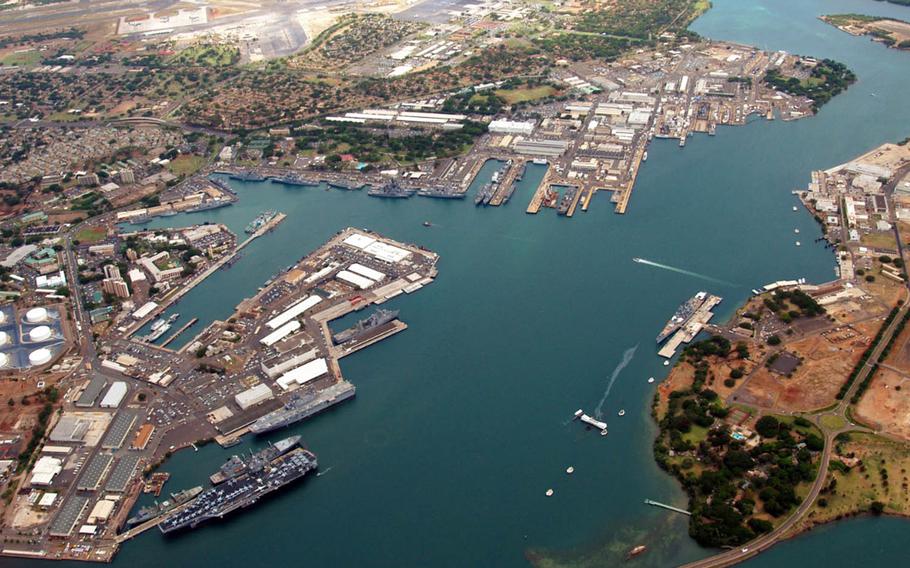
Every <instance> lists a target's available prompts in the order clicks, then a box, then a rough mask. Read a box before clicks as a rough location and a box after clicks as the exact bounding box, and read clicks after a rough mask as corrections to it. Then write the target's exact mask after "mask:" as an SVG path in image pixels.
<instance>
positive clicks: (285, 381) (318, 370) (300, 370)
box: [277, 359, 329, 390]
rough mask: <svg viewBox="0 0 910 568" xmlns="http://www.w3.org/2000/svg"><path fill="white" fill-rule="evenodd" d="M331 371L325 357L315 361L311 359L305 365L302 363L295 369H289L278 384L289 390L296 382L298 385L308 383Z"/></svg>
mask: <svg viewBox="0 0 910 568" xmlns="http://www.w3.org/2000/svg"><path fill="white" fill-rule="evenodd" d="M328 372H329V367H328V365H327V364H326V362H325V359H316V360H315V361H310V362H309V363H306V364H304V365H301V366H299V367H297V368H296V369H294V370H293V371H288V372H287V373H285V374H284V375H282V376H281V378H280V379H278V381H277V382H278V386H280V387H281V388H282V389H284V390H288V389H289V388H290V387H291V386H292V385H294V384H295V383H296V384H297V385H302V384H305V383H308V382H310V381H312V380H314V379H318V378H319V377H321V376H323V375H325V374H326V373H328Z"/></svg>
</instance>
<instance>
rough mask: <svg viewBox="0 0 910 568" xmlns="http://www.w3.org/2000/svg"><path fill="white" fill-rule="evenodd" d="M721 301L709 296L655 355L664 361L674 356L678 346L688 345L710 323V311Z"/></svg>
mask: <svg viewBox="0 0 910 568" xmlns="http://www.w3.org/2000/svg"><path fill="white" fill-rule="evenodd" d="M722 300H723V298H721V297H720V296H714V295H709V296H708V298H707V299H706V300H705V303H704V304H702V305H701V307H699V308H698V309H697V310H696V311H695V313H694V314H692V317H690V318H689V319H688V321H686V323H685V324H684V325H683V326H682V327H681V328H679V330H677V332H676V333H674V334H673V336H672V337H670V339H669V340H667V343H665V344H664V346H663V347H662V348H661V350H660V351H658V352H657V354H658V355H660V356H661V357H663V358H665V359H670V358H671V357H673V355H675V354H676V350H677V349H679V346H680V345H682V344H683V343H689V342H690V341H692V340H693V339H695V336H696V335H698V334H699V333H701V331H702V329H704V327H705V326H706V325H707V324H708V322H709V321H711V318H713V317H714V312H712V311H711V310H712V309H714V306H716V305H717V304H719V303H721V301H722Z"/></svg>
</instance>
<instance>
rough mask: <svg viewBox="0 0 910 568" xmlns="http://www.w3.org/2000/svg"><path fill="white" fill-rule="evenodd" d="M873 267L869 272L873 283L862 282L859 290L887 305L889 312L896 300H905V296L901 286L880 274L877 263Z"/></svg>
mask: <svg viewBox="0 0 910 568" xmlns="http://www.w3.org/2000/svg"><path fill="white" fill-rule="evenodd" d="M875 265H876V266H875V268H874V269H873V270H872V271H871V274H872V275H873V276H875V282H866V281H863V282H862V283H861V285H860V288H862V289H863V290H865V291H866V292H867V293H868V294H870V295H872V296H875V297H876V298H878V299H879V300H880V301H882V302H885V303H886V304H888V309H889V310H890V309H891V308H892V307H893V306H894V304H896V303H897V301H898V300H900V299H903V298H905V297H906V295H907V294H906V291H905V289H904V287H903V286H902V285H901V284H899V283H898V282H895V281H894V280H891V279H890V278H888V277H886V276H883V275H882V274H880V272H881V268H880V266H881V265H880V264H879V263H878V261H876V263H875Z"/></svg>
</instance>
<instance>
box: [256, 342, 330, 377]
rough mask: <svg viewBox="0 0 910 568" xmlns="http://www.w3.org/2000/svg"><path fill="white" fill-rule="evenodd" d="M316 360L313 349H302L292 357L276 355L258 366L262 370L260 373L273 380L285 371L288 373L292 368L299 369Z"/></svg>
mask: <svg viewBox="0 0 910 568" xmlns="http://www.w3.org/2000/svg"><path fill="white" fill-rule="evenodd" d="M315 358H316V350H315V349H308V350H307V349H304V351H302V352H301V353H298V354H296V355H292V356H290V357H288V356H287V354H282V355H277V356H275V357H273V358H271V359H266V360H263V361H262V362H261V363H260V364H259V366H260V368H261V369H262V372H263V373H265V374H266V376H267V377H268V378H270V379H274V378H275V377H278V376H280V375H282V374H284V373H285V372H287V371H290V370H291V369H293V368H294V367H299V366H300V365H303V364H304V363H306V362H308V361H312V360H313V359H315Z"/></svg>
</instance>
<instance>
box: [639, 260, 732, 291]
mask: <svg viewBox="0 0 910 568" xmlns="http://www.w3.org/2000/svg"><path fill="white" fill-rule="evenodd" d="M634 260H635V262H637V263H639V264H646V265H648V266H653V267H654V268H660V269H661V270H669V271H670V272H676V273H679V274H685V275H686V276H692V277H694V278H700V279H702V280H706V281H708V282H714V283H715V284H722V285H724V286H736V284H734V283H733V282H728V281H726V280H721V279H720V278H713V277H711V276H708V275H706V274H700V273H698V272H693V271H691V270H686V269H684V268H678V267H676V266H670V265H669V264H661V263H659V262H654V261H653V260H648V259H646V258H636V259H634Z"/></svg>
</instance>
